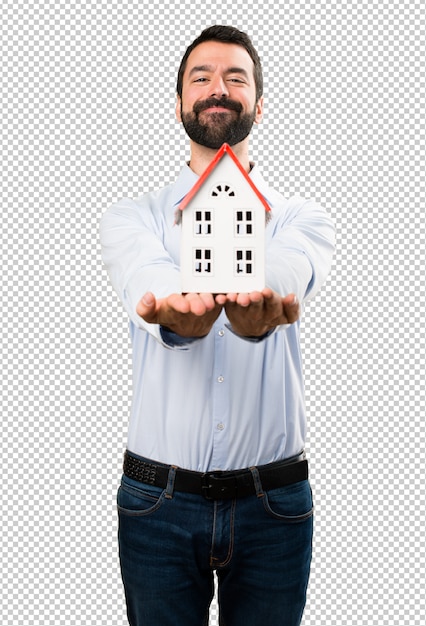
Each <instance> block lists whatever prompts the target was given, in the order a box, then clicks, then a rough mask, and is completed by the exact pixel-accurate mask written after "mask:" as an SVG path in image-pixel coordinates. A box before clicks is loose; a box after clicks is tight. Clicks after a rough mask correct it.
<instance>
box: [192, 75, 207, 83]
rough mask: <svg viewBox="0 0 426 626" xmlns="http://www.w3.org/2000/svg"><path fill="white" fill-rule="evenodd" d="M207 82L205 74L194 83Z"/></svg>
mask: <svg viewBox="0 0 426 626" xmlns="http://www.w3.org/2000/svg"><path fill="white" fill-rule="evenodd" d="M205 82H207V78H206V77H205V76H200V77H199V78H196V79H195V80H194V83H205Z"/></svg>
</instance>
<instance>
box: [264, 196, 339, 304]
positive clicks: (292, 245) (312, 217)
mask: <svg viewBox="0 0 426 626" xmlns="http://www.w3.org/2000/svg"><path fill="white" fill-rule="evenodd" d="M273 210H274V209H273ZM268 228H271V229H272V233H271V234H270V237H271V238H270V240H269V241H267V245H266V284H267V286H268V287H271V289H273V290H274V291H277V292H278V293H280V294H281V295H282V296H286V295H288V294H289V293H294V294H296V296H297V297H298V299H299V301H300V302H301V303H303V302H306V301H308V300H309V299H311V298H313V297H314V296H315V294H316V293H317V292H318V291H319V289H320V287H321V285H322V284H323V283H324V281H325V279H326V277H327V275H328V273H329V271H330V268H331V263H332V258H333V254H334V247H335V229H334V225H333V222H332V220H331V218H330V217H329V215H328V213H327V212H326V211H325V210H324V209H323V208H322V207H321V206H320V205H318V204H316V203H315V202H313V201H312V200H304V199H301V198H293V199H291V200H289V201H288V205H287V206H286V207H285V208H283V209H282V210H281V211H279V213H278V215H277V217H276V218H275V220H272V223H270V224H269V225H268Z"/></svg>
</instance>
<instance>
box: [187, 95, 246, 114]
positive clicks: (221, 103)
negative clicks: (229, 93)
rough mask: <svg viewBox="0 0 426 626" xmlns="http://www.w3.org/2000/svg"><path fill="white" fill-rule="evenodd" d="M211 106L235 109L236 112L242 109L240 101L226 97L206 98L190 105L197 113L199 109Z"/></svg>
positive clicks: (202, 109) (199, 111)
mask: <svg viewBox="0 0 426 626" xmlns="http://www.w3.org/2000/svg"><path fill="white" fill-rule="evenodd" d="M211 107H222V108H224V109H229V110H230V111H236V112H237V113H241V111H242V110H243V105H242V104H241V103H240V102H237V101H236V100H230V99H228V98H222V99H220V100H218V99H217V98H207V100H202V101H201V102H196V103H195V104H194V106H193V107H192V110H193V111H194V113H196V114H197V115H198V113H201V111H205V110H206V109H210V108H211Z"/></svg>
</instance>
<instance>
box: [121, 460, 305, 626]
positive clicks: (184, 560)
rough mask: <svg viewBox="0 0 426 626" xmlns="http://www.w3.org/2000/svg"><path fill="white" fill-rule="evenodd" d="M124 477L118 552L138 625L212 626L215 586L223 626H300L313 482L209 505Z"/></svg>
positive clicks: (129, 608)
mask: <svg viewBox="0 0 426 626" xmlns="http://www.w3.org/2000/svg"><path fill="white" fill-rule="evenodd" d="M174 472H175V470H174V469H173V468H172V469H171V470H170V472H169V483H168V486H167V487H166V489H164V490H163V489H161V488H159V487H153V486H151V485H145V484H144V483H140V482H138V481H135V480H132V479H130V478H128V477H127V476H123V478H122V482H121V486H120V488H119V490H118V497H117V501H118V512H119V552H120V563H121V572H122V577H123V583H124V591H125V595H126V602H127V615H128V619H129V623H130V625H131V626H207V624H208V619H209V618H208V615H209V606H210V603H211V601H212V598H213V590H214V581H213V572H214V570H216V572H217V577H218V604H219V612H220V617H219V620H220V624H221V626H298V625H299V624H300V621H301V619H302V613H303V609H304V606H305V600H306V588H307V585H308V578H309V571H310V563H311V554H312V528H313V517H312V495H311V488H310V485H309V482H308V481H307V480H305V481H302V482H298V483H295V484H293V485H289V486H286V487H281V488H279V489H273V490H272V491H269V492H264V491H263V490H262V486H261V483H260V480H259V476H258V474H257V472H256V470H254V472H255V473H254V478H255V484H256V486H257V495H253V496H248V497H245V498H241V499H236V500H217V501H210V500H206V499H205V498H204V497H203V496H199V495H194V494H189V493H182V492H178V491H174V490H173V480H174Z"/></svg>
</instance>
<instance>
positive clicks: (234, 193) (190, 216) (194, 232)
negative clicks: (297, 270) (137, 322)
mask: <svg viewBox="0 0 426 626" xmlns="http://www.w3.org/2000/svg"><path fill="white" fill-rule="evenodd" d="M212 194H213V195H212ZM264 242H265V208H264V206H263V205H262V203H261V202H260V200H259V199H258V197H257V196H256V194H255V193H254V192H253V190H252V189H251V188H250V186H249V185H248V184H247V181H246V180H245V179H244V177H243V175H242V174H241V172H240V171H239V170H238V168H237V166H236V165H235V164H234V162H233V161H232V159H230V158H229V157H228V156H227V155H225V156H224V157H223V159H222V160H221V161H220V163H218V165H217V166H216V168H215V170H214V171H213V172H212V174H211V175H210V176H209V177H208V179H207V180H206V181H205V183H204V185H203V187H201V189H200V190H199V191H198V193H197V194H196V195H195V197H194V198H193V199H192V200H191V202H190V203H189V204H188V206H187V207H186V209H185V210H184V211H183V215H182V245H181V276H182V291H183V292H212V293H224V292H225V293H226V292H234V291H236V292H241V291H256V290H261V289H263V287H264V286H265V284H264V282H265V277H264V274H265V264H264V247H265V243H264ZM196 251H197V252H196ZM197 270H198V271H197Z"/></svg>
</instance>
